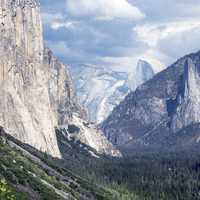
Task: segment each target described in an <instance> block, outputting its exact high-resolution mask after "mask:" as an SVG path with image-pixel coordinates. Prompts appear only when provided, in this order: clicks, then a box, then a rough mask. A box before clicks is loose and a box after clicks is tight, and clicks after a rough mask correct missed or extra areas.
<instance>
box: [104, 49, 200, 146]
mask: <svg viewBox="0 0 200 200" xmlns="http://www.w3.org/2000/svg"><path fill="white" fill-rule="evenodd" d="M199 66H200V52H197V53H193V54H190V55H186V56H184V57H182V58H180V59H179V60H178V61H177V62H175V63H174V64H173V65H171V66H170V67H168V68H167V69H165V70H164V71H162V72H160V73H158V74H157V75H155V76H154V77H153V78H152V79H151V80H149V81H147V82H146V83H144V84H142V85H141V86H140V87H138V88H137V89H136V91H135V92H131V93H130V94H129V95H127V97H126V98H125V99H124V101H122V102H121V103H120V105H119V106H117V107H116V108H115V109H114V111H113V112H112V114H111V115H110V116H109V117H108V118H107V120H106V121H105V122H104V123H103V124H102V130H103V131H104V133H105V135H106V136H107V137H108V138H109V140H110V141H111V142H112V143H114V144H115V145H117V146H118V147H119V148H122V149H126V148H128V149H130V148H135V149H138V145H139V146H140V147H142V148H147V147H152V148H156V147H160V148H162V147H164V146H163V145H164V144H165V145H169V143H172V140H173V139H172V138H173V136H175V135H176V134H178V133H180V132H181V133H183V132H185V130H186V128H187V127H189V128H188V129H187V132H189V131H188V130H193V132H196V133H198V132H199V131H194V130H195V128H193V127H194V126H193V125H195V124H198V123H200V117H199V116H200V112H199V110H200V87H199V85H200V70H199V69H200V68H199ZM197 127H198V126H197ZM178 137H179V138H180V137H181V134H178V135H177V138H178ZM188 137H189V136H188ZM198 138H199V136H198ZM191 141H193V140H191ZM194 141H196V140H194ZM198 141H199V140H198Z"/></svg>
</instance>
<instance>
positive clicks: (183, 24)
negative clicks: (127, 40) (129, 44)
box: [133, 20, 200, 64]
mask: <svg viewBox="0 0 200 200" xmlns="http://www.w3.org/2000/svg"><path fill="white" fill-rule="evenodd" d="M133 34H134V37H135V36H136V37H137V40H139V41H140V42H141V43H144V44H145V45H146V51H145V53H144V54H146V52H151V56H152V58H153V57H155V55H158V52H159V57H160V58H158V59H160V60H162V61H163V63H167V64H169V63H170V62H173V61H175V59H177V58H178V57H181V56H183V55H184V54H187V53H190V52H192V51H197V50H198V48H199V46H200V42H199V35H200V21H199V20H184V21H173V22H165V23H154V24H144V25H142V26H136V27H134V28H133ZM154 54H155V55H154ZM161 55H162V56H161Z"/></svg>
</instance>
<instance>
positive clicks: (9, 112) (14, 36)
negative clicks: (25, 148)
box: [0, 0, 107, 157]
mask: <svg viewBox="0 0 200 200" xmlns="http://www.w3.org/2000/svg"><path fill="white" fill-rule="evenodd" d="M0 56H1V60H0V110H1V112H0V125H1V126H2V127H3V128H4V129H5V131H6V132H8V133H9V134H11V135H12V136H14V137H15V138H17V139H19V140H20V141H22V142H24V143H28V144H29V145H32V146H33V147H36V148H37V149H39V150H41V151H43V152H47V153H48V154H51V155H52V156H55V157H61V154H60V150H59V148H58V144H57V137H56V134H55V127H59V126H62V125H66V126H67V124H68V123H69V121H70V122H71V121H72V119H73V115H74V114H76V115H78V116H79V117H80V118H84V117H85V111H84V110H83V109H82V108H81V106H80V105H79V103H78V101H77V98H76V95H75V91H74V88H73V84H72V81H71V77H70V75H69V72H68V70H67V68H66V66H65V65H63V64H62V63H60V62H59V61H58V60H57V59H56V58H55V57H54V56H53V54H52V52H51V51H50V50H49V49H47V48H46V47H44V42H43V36H42V22H41V17H40V8H39V2H38V1H37V0H0ZM99 137H101V135H99ZM106 142H107V141H106Z"/></svg>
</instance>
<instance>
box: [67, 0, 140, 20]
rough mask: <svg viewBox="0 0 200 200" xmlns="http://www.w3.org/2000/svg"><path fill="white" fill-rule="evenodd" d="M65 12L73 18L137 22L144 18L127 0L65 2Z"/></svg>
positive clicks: (71, 0)
mask: <svg viewBox="0 0 200 200" xmlns="http://www.w3.org/2000/svg"><path fill="white" fill-rule="evenodd" d="M66 4H67V11H68V12H69V13H70V14H71V15H72V16H75V17H91V16H92V17H94V18H95V19H101V20H102V19H103V20H104V19H106V20H111V19H115V18H121V19H131V20H138V19H141V18H143V17H144V14H143V13H142V12H141V11H140V10H139V8H137V7H135V6H133V5H132V4H130V3H129V2H128V1H127V0H66Z"/></svg>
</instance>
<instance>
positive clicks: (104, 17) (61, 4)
mask: <svg viewBox="0 0 200 200" xmlns="http://www.w3.org/2000/svg"><path fill="white" fill-rule="evenodd" d="M41 10H42V18H43V27H44V28H43V29H44V39H45V42H46V45H48V46H49V47H50V48H51V49H52V50H53V52H54V53H55V54H56V56H57V57H58V58H60V59H61V60H62V61H63V62H64V63H66V64H69V65H77V64H93V65H97V66H98V65H99V66H100V65H104V66H108V67H111V68H115V69H116V70H117V69H118V70H124V71H128V70H131V67H132V66H134V65H136V63H137V61H138V60H139V59H144V60H146V61H147V62H149V63H150V64H151V65H152V66H153V67H154V70H155V71H156V72H158V71H160V70H162V69H163V68H166V67H167V66H169V65H170V64H172V63H173V62H175V61H176V60H177V59H178V58H180V57H182V56H184V55H185V54H188V53H192V52H195V51H198V50H200V12H199V11H200V2H199V1H198V0H57V1H55V0H41Z"/></svg>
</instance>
